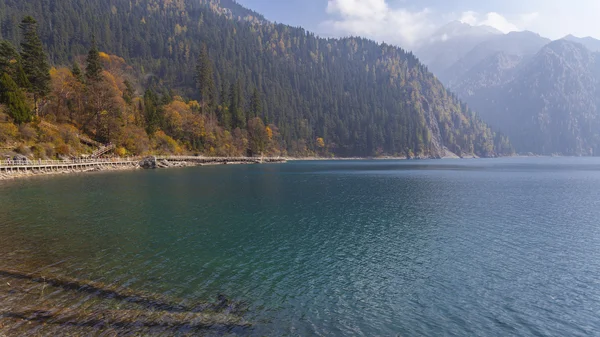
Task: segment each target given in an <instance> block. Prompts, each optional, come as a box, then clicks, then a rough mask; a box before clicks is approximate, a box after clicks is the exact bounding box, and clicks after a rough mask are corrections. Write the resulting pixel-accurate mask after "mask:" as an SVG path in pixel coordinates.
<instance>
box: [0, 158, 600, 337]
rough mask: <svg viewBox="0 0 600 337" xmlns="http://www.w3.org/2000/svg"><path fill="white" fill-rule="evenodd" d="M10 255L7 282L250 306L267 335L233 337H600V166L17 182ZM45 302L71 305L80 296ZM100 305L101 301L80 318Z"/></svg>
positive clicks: (4, 219)
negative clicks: (44, 281) (41, 277)
mask: <svg viewBox="0 0 600 337" xmlns="http://www.w3.org/2000/svg"><path fill="white" fill-rule="evenodd" d="M0 246H1V247H2V248H0V253H2V254H3V256H4V258H2V259H1V260H0V268H3V269H10V270H20V271H22V272H24V273H29V272H33V271H38V272H43V273H50V272H51V273H52V274H56V275H62V276H68V277H72V278H77V279H80V280H92V281H96V282H102V283H103V284H113V285H119V286H123V287H127V288H128V289H133V290H135V291H144V292H148V293H153V294H159V295H161V296H165V297H167V296H168V297H169V298H173V299H178V300H177V301H179V302H177V303H188V302H193V301H206V302H210V301H212V302H214V301H216V299H217V297H218V296H219V295H222V296H226V297H227V298H228V299H231V301H235V302H236V303H240V305H242V304H243V306H244V307H245V309H244V312H243V317H244V319H245V320H247V321H248V322H252V324H253V325H252V327H251V328H248V329H246V328H245V329H241V330H227V331H225V332H224V331H222V330H221V331H219V332H218V334H225V333H232V334H242V335H245V334H247V335H257V336H262V335H272V336H279V335H290V336H296V335H297V336H307V335H317V336H351V335H353V336H374V335H380V336H442V335H446V336H475V335H478V336H509V335H510V336H530V335H536V336H593V335H599V334H600V158H506V159H479V160H431V161H429V160H425V161H315V162H308V161H304V162H290V163H287V164H269V165H243V166H214V167H194V168H185V169H170V170H155V171H137V172H133V171H132V172H114V173H97V174H82V175H68V176H57V177H35V178H32V179H24V180H15V181H5V182H0ZM40 268H43V269H40ZM40 270H42V271H40ZM49 275H50V274H49ZM49 277H50V276H49ZM11 282H12V283H14V281H12V279H11V277H10V276H7V275H0V283H2V284H4V283H11ZM41 292H42V293H41V294H40V298H43V299H44V301H46V297H48V301H49V300H51V298H52V297H54V298H55V299H57V300H60V301H62V302H55V303H67V302H68V301H67V300H66V298H68V296H69V295H68V294H69V293H70V292H73V291H72V290H66V289H60V287H59V288H58V289H53V290H52V291H48V292H47V293H45V291H44V290H41ZM15 294H16V292H15V291H14V290H12V291H11V290H10V288H7V287H5V288H0V317H2V316H1V315H2V313H3V312H8V311H11V310H13V311H14V310H18V309H19V308H17V306H18V302H15V301H14V297H15V296H17V295H15ZM11 296H12V297H11ZM35 296H36V297H37V296H38V295H37V293H36V295H35ZM85 301H92V302H93V301H98V299H95V298H94V296H90V295H89V294H88V295H86V297H84V300H81V301H79V300H78V301H77V303H78V304H77V305H80V306H81V305H84V304H82V303H84V302H85ZM85 303H86V304H85V305H88V304H87V302H85ZM31 305H33V304H31ZM35 305H38V304H35ZM65 305H67V304H65ZM69 305H73V304H72V303H70V304H69ZM90 305H91V304H90ZM0 322H2V321H1V320H0ZM11 322H12V321H11ZM50 323H52V322H50ZM49 325H50V327H35V330H28V329H34V328H29V327H28V326H27V325H23V324H21V325H18V326H16V327H15V326H11V325H5V326H4V329H6V331H8V332H11V331H12V332H15V331H20V333H32V334H33V333H39V332H40V331H41V332H44V331H46V332H47V331H52V330H43V329H52V327H51V326H52V324H49ZM58 326H59V325H56V326H55V328H57V329H58ZM0 327H2V325H0ZM88 328H90V327H88ZM40 329H42V330H40ZM0 331H1V329H0ZM173 331H176V330H173ZM176 332H177V331H176ZM180 332H181V331H180Z"/></svg>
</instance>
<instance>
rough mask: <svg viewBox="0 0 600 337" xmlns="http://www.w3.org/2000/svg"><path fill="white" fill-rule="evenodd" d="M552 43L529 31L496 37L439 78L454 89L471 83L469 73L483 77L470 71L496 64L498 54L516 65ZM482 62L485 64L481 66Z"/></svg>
mask: <svg viewBox="0 0 600 337" xmlns="http://www.w3.org/2000/svg"><path fill="white" fill-rule="evenodd" d="M550 42H551V41H550V39H547V38H543V37H541V36H540V35H538V34H536V33H532V32H529V31H524V32H511V33H508V34H505V35H495V36H492V37H490V38H489V39H488V40H486V41H484V42H482V43H480V44H478V45H477V46H475V47H474V48H473V49H472V50H471V51H469V52H468V53H467V54H465V56H463V57H462V58H461V59H460V60H459V61H457V62H456V63H454V64H453V65H452V66H450V67H449V68H447V69H446V70H445V71H442V72H441V73H440V74H439V75H438V77H439V78H440V80H441V81H442V82H444V83H446V84H447V85H449V86H450V87H451V88H453V89H454V88H455V86H456V85H457V83H458V82H465V81H466V82H468V81H469V73H471V74H472V75H474V76H477V77H481V76H480V75H479V74H478V73H477V72H472V71H470V70H472V69H476V68H481V67H488V65H486V64H485V63H486V62H484V61H491V62H492V63H494V62H496V61H497V60H494V58H495V56H496V55H497V54H498V53H502V54H504V57H510V58H511V59H512V60H513V61H511V63H513V65H514V60H515V59H517V58H518V59H521V60H527V59H529V58H530V57H533V55H535V54H536V53H537V52H538V51H540V49H542V47H543V46H545V45H546V44H548V43H550ZM481 62H484V64H480V63H481ZM500 62H501V61H500Z"/></svg>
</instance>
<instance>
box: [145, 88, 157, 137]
mask: <svg viewBox="0 0 600 337" xmlns="http://www.w3.org/2000/svg"><path fill="white" fill-rule="evenodd" d="M158 101H159V97H158V95H156V93H155V92H154V91H152V90H146V93H145V94H144V117H145V121H146V132H147V133H148V134H149V135H153V134H154V132H156V131H157V130H158V129H159V128H160V123H161V117H160V111H159V102H158Z"/></svg>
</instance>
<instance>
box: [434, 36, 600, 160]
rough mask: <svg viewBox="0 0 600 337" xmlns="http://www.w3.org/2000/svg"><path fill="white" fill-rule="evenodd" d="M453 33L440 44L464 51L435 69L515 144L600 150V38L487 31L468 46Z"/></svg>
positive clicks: (548, 150)
mask: <svg viewBox="0 0 600 337" xmlns="http://www.w3.org/2000/svg"><path fill="white" fill-rule="evenodd" d="M474 28H476V27H474ZM464 38H466V39H470V38H471V37H470V35H469V34H467V35H466V36H465V37H464ZM432 41H435V40H432ZM449 41H450V42H448V41H446V42H444V43H439V47H440V48H442V49H445V48H454V49H456V50H460V54H461V57H460V59H459V60H458V61H456V62H454V63H453V64H451V65H447V66H446V67H441V68H439V65H440V63H439V62H434V63H433V66H434V67H436V69H437V71H434V73H435V74H436V76H437V77H438V78H439V79H440V80H441V81H442V82H443V83H445V84H446V85H447V86H448V87H449V88H450V90H452V91H453V92H455V93H456V94H457V95H458V96H459V97H460V98H461V99H463V100H465V101H466V102H467V103H468V104H469V106H470V107H471V108H472V109H474V110H475V111H477V112H478V113H479V114H480V116H481V117H482V118H483V119H484V121H486V122H487V123H489V124H490V125H491V126H492V127H493V128H495V129H497V130H501V131H502V132H504V133H506V134H507V135H508V136H509V137H510V138H511V140H512V142H513V144H514V146H515V148H516V150H517V151H518V152H520V153H534V154H546V155H549V154H561V155H597V154H598V149H599V148H600V140H599V136H598V133H599V130H600V128H599V127H600V125H599V124H598V120H599V118H600V111H599V110H598V103H599V97H600V96H599V92H598V82H600V76H599V74H600V73H599V72H598V58H599V54H597V53H596V52H597V51H598V50H600V41H599V40H596V39H593V38H583V39H582V38H576V37H574V36H567V37H565V38H563V39H560V40H558V41H551V40H550V39H547V38H544V37H542V36H540V35H538V34H536V33H533V32H528V31H524V32H511V33H508V34H495V35H493V36H488V37H486V38H484V40H483V41H481V42H479V43H478V44H476V45H475V46H474V47H472V48H471V49H470V50H468V51H466V52H465V51H463V50H462V48H463V45H462V44H461V42H460V41H461V40H460V37H455V38H454V41H457V42H456V43H453V42H452V41H453V40H449ZM449 43H450V44H452V43H453V44H452V46H451V47H450V46H449ZM434 46H435V43H434V44H433V45H432V46H430V48H431V49H435V47H434ZM457 53H458V52H455V54H457ZM425 60H426V59H424V61H425ZM425 63H426V64H427V61H425Z"/></svg>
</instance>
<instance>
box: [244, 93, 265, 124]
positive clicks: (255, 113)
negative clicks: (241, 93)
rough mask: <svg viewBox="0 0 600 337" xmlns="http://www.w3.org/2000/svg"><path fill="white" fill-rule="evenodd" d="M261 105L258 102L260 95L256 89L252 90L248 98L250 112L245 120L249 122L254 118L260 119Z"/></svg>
mask: <svg viewBox="0 0 600 337" xmlns="http://www.w3.org/2000/svg"><path fill="white" fill-rule="evenodd" d="M261 114H262V103H261V101H260V93H259V92H258V89H257V88H254V91H253V92H252V97H250V110H249V113H248V116H247V120H251V119H252V118H254V117H262V116H261Z"/></svg>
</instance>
